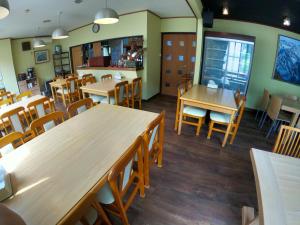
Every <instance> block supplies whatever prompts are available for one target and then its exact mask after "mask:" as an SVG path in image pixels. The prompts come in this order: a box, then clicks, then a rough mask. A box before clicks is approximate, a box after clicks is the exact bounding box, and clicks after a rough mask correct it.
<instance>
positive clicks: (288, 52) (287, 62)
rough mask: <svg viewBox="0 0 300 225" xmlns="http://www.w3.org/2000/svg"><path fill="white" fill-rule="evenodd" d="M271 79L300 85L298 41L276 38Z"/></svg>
mask: <svg viewBox="0 0 300 225" xmlns="http://www.w3.org/2000/svg"><path fill="white" fill-rule="evenodd" d="M273 78H274V79H276V80H280V81H284V82H287V83H291V84H296V85H300V40H297V39H294V38H290V37H286V36H283V35H279V36H278V47H277V53H276V60H275V66H274V73H273Z"/></svg>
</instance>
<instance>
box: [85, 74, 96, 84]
mask: <svg viewBox="0 0 300 225" xmlns="http://www.w3.org/2000/svg"><path fill="white" fill-rule="evenodd" d="M86 75H89V76H87V77H84V76H86ZM90 75H91V76H90ZM96 82H97V80H96V77H94V76H93V75H92V74H85V75H83V77H82V80H81V84H82V86H85V85H87V84H93V83H96Z"/></svg>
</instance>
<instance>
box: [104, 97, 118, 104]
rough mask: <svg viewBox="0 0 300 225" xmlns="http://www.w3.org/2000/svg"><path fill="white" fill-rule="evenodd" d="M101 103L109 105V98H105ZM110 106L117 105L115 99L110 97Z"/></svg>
mask: <svg viewBox="0 0 300 225" xmlns="http://www.w3.org/2000/svg"><path fill="white" fill-rule="evenodd" d="M101 103H104V104H108V98H107V97H105V98H104V99H102V101H101ZM109 104H111V105H114V104H115V98H114V97H110V103H109Z"/></svg>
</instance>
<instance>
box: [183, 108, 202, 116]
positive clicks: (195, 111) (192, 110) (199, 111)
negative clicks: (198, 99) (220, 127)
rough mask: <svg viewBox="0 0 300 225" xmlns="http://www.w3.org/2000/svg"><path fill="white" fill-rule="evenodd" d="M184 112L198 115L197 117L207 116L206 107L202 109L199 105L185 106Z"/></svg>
mask: <svg viewBox="0 0 300 225" xmlns="http://www.w3.org/2000/svg"><path fill="white" fill-rule="evenodd" d="M183 113H184V114H188V115H191V116H196V117H205V116H206V110H205V109H200V108H198V107H192V106H185V107H184V108H183Z"/></svg>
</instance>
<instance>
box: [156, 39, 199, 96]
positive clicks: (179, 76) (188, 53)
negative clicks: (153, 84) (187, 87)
mask: <svg viewBox="0 0 300 225" xmlns="http://www.w3.org/2000/svg"><path fill="white" fill-rule="evenodd" d="M196 39H197V37H196V34H190V33H187V34H184V33H181V34H176V33H174V34H163V36H162V71H161V93H162V94H165V95H173V96H176V95H177V87H178V85H179V84H181V83H185V82H188V81H189V80H193V78H194V69H195V60H196V45H197V44H196Z"/></svg>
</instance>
